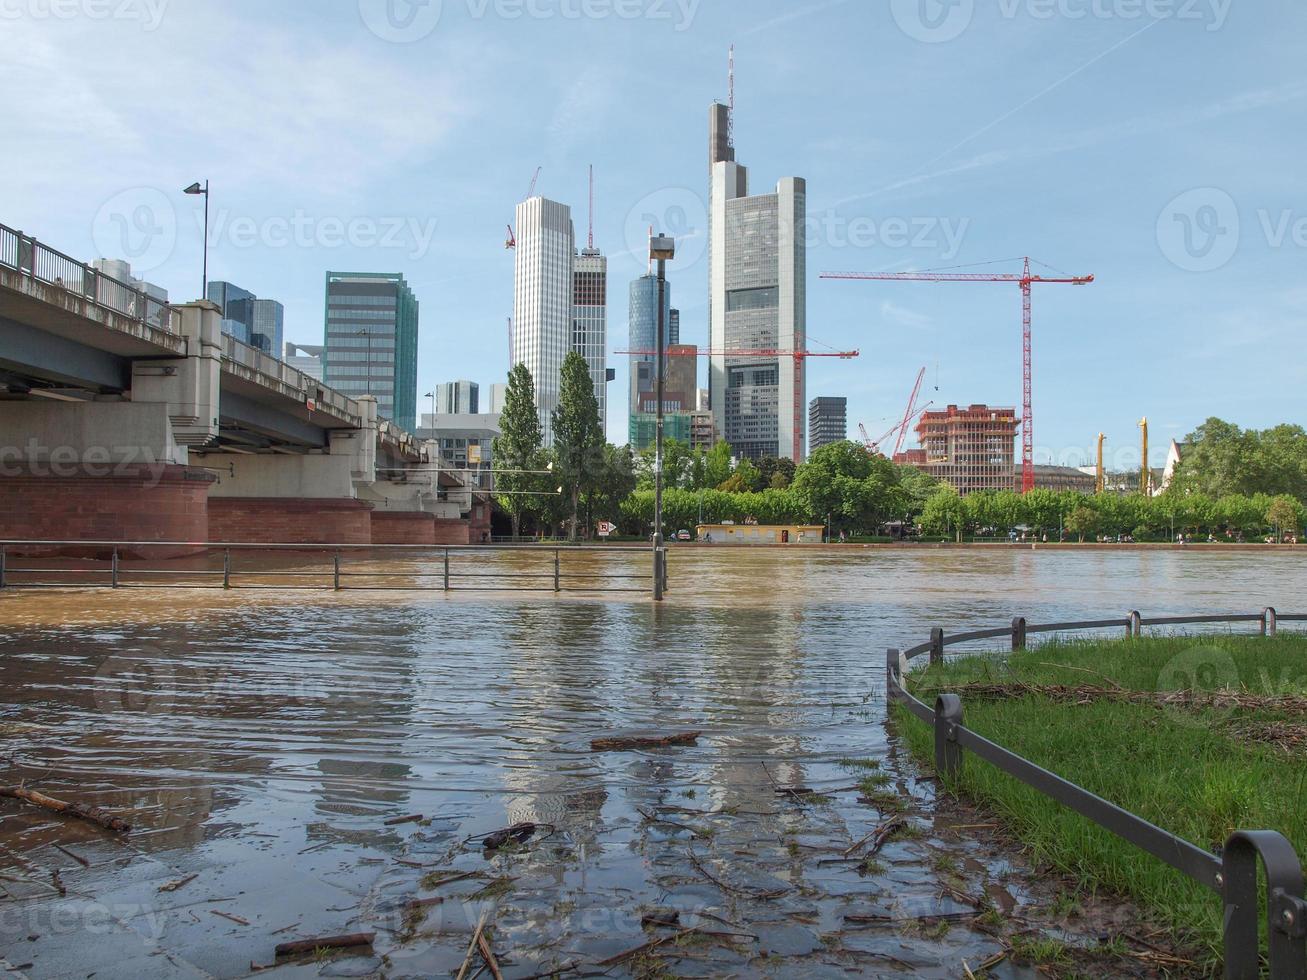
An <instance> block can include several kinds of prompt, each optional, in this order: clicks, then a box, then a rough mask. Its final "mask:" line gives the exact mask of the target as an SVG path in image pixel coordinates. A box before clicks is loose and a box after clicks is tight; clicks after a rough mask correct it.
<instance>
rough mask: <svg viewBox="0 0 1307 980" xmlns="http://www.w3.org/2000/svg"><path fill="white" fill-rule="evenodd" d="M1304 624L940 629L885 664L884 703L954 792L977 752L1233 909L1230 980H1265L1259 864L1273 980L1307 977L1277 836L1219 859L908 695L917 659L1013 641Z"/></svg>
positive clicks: (1232, 841)
mask: <svg viewBox="0 0 1307 980" xmlns="http://www.w3.org/2000/svg"><path fill="white" fill-rule="evenodd" d="M1289 622H1293V623H1304V622H1307V615H1301V614H1295V615H1285V614H1281V613H1277V612H1276V611H1275V610H1274V609H1265V610H1263V611H1262V612H1261V613H1256V614H1254V613H1245V614H1233V615H1217V616H1212V615H1205V616H1166V617H1152V618H1145V617H1144V616H1142V615H1140V614H1139V613H1138V612H1131V613H1130V614H1129V615H1127V616H1124V617H1122V618H1120V619H1097V620H1090V621H1085V622H1077V623H1048V624H1040V625H1035V624H1032V623H1028V622H1027V621H1026V620H1025V618H1023V617H1018V618H1016V619H1014V620H1013V621H1012V625H1011V627H1001V628H995V629H986V630H974V631H971V632H966V633H953V634H945V632H944V630H942V629H938V628H937V629H933V630H931V632H930V639H929V640H928V641H927V642H925V643H920V644H918V645H917V646H914V647H911V648H909V649H907V650H903V651H899V650H897V649H891V650H889V651H888V653H887V656H886V695H887V700H888V701H889V703H890V704H891V705H893V704H896V703H897V704H900V705H902V706H903V708H904V709H906V710H907V712H908V713H909V714H910V715H912V716H913V717H915V718H917V719H919V720H920V721H922V722H924V723H925V724H927V725H929V726H931V727H932V728H933V729H934V736H935V771H936V774H937V775H938V776H939V777H940V779H941V780H942V781H943V783H944V785H945V786H951V785H956V783H957V781H958V780H959V778H960V776H961V774H962V764H963V757H964V755H965V754H966V753H967V752H970V753H971V754H973V755H974V756H976V758H978V759H981V760H983V761H984V762H987V763H989V764H990V765H991V766H994V767H995V768H996V769H998V770H1000V771H1001V772H1004V773H1006V774H1007V775H1009V776H1011V777H1012V778H1014V779H1016V780H1018V781H1019V782H1021V783H1023V784H1025V785H1026V786H1028V787H1030V788H1031V789H1033V790H1035V791H1036V792H1039V793H1042V794H1043V795H1044V796H1046V797H1048V798H1049V799H1051V800H1053V801H1055V802H1057V803H1060V804H1061V805H1063V806H1065V807H1067V808H1068V809H1070V810H1073V811H1075V812H1076V813H1078V814H1080V815H1081V816H1082V817H1085V818H1086V819H1088V820H1090V821H1092V822H1093V823H1095V824H1097V825H1098V826H1099V827H1102V828H1103V829H1104V830H1106V831H1108V832H1109V833H1112V834H1115V835H1116V836H1117V837H1118V838H1120V839H1121V840H1123V841H1125V842H1126V843H1128V844H1131V845H1133V846H1134V847H1137V848H1139V849H1140V850H1141V851H1144V852H1145V853H1147V854H1151V855H1152V856H1153V857H1155V858H1157V859H1158V860H1160V861H1162V862H1164V863H1165V864H1168V865H1170V866H1171V867H1172V868H1174V869H1175V870H1176V871H1178V872H1180V873H1181V874H1182V875H1184V876H1185V877H1187V878H1189V879H1190V880H1192V881H1195V882H1197V883H1198V884H1200V885H1202V886H1203V887H1204V888H1207V889H1208V890H1210V891H1211V892H1213V893H1215V895H1216V897H1217V898H1218V899H1220V900H1221V901H1222V902H1223V903H1224V906H1225V914H1224V923H1225V936H1224V939H1225V976H1226V977H1227V980H1257V978H1259V977H1260V976H1261V975H1262V972H1261V949H1260V943H1259V940H1258V929H1259V915H1258V895H1257V892H1258V863H1259V861H1260V864H1261V866H1262V869H1263V877H1264V878H1265V880H1266V896H1265V905H1264V907H1265V909H1266V916H1265V928H1266V949H1267V954H1268V961H1269V962H1268V966H1269V970H1270V976H1271V977H1272V980H1290V978H1293V980H1301V978H1303V977H1307V900H1305V899H1304V887H1303V871H1302V865H1301V862H1300V861H1299V859H1298V855H1297V853H1296V851H1295V850H1294V847H1293V845H1292V844H1291V843H1290V842H1289V840H1288V839H1287V838H1286V837H1285V836H1284V835H1282V834H1280V833H1278V832H1276V831H1271V830H1243V831H1236V832H1235V833H1234V834H1233V835H1231V836H1230V838H1229V839H1228V840H1227V841H1226V844H1225V847H1224V848H1223V849H1222V850H1221V851H1219V852H1217V853H1212V852H1211V851H1208V850H1207V849H1206V848H1203V847H1199V846H1198V845H1197V844H1194V843H1192V842H1190V841H1188V840H1186V839H1184V838H1183V837H1180V836H1179V835H1177V834H1173V833H1171V832H1169V831H1167V830H1163V829H1162V828H1161V827H1158V826H1157V825H1155V824H1153V823H1150V822H1149V821H1148V820H1145V819H1144V818H1143V817H1141V816H1139V815H1138V814H1135V813H1131V812H1130V811H1128V810H1125V809H1122V808H1121V807H1118V806H1116V805H1115V804H1114V803H1111V802H1109V801H1108V800H1105V799H1103V798H1102V797H1100V796H1097V795H1095V794H1094V793H1091V792H1090V791H1089V790H1087V789H1085V788H1084V787H1083V786H1078V785H1076V784H1075V783H1073V782H1071V781H1070V780H1067V779H1063V778H1062V777H1061V776H1058V775H1057V774H1056V773H1052V772H1049V771H1048V770H1047V769H1044V768H1041V767H1040V766H1038V765H1036V764H1035V763H1034V762H1032V761H1031V760H1029V759H1027V758H1024V757H1023V756H1020V755H1017V754H1016V753H1015V752H1013V751H1011V750H1010V749H1008V748H1005V747H1004V746H1002V745H999V744H998V743H997V742H994V741H991V740H990V739H988V738H985V737H984V736H983V735H981V734H980V733H978V732H976V731H975V730H974V729H971V728H968V727H966V725H965V724H964V723H963V704H962V698H961V697H960V696H959V695H958V694H956V693H940V694H939V695H938V696H937V697H936V698H935V703H934V705H928V704H925V703H923V702H922V701H921V700H920V699H919V698H916V697H913V696H912V694H911V693H909V690H908V688H909V684H908V667H909V665H910V663H911V662H912V661H913V660H915V659H917V658H918V657H927V656H928V657H929V659H930V663H931V664H942V663H943V662H944V660H945V650H946V649H947V648H948V647H950V646H954V645H957V644H963V643H977V642H980V641H984V640H996V639H1000V638H1004V639H1007V638H1010V640H1011V644H1012V650H1013V651H1019V650H1024V649H1026V645H1027V639H1028V637H1030V636H1031V635H1032V634H1036V633H1045V634H1064V633H1071V632H1082V631H1096V632H1101V631H1103V630H1113V629H1123V630H1125V635H1126V636H1127V637H1129V638H1137V637H1140V636H1142V635H1143V629H1144V628H1145V627H1166V628H1170V627H1176V626H1208V625H1215V624H1224V625H1233V624H1236V623H1249V624H1256V625H1257V626H1258V627H1259V629H1260V632H1261V635H1263V636H1274V635H1275V634H1276V632H1277V630H1278V628H1279V624H1280V623H1289Z"/></svg>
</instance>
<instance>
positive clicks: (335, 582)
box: [331, 551, 340, 592]
mask: <svg viewBox="0 0 1307 980" xmlns="http://www.w3.org/2000/svg"><path fill="white" fill-rule="evenodd" d="M331 587H332V588H333V589H334V590H335V591H337V592H339V591H340V552H339V551H337V552H334V553H333V554H332V556H331Z"/></svg>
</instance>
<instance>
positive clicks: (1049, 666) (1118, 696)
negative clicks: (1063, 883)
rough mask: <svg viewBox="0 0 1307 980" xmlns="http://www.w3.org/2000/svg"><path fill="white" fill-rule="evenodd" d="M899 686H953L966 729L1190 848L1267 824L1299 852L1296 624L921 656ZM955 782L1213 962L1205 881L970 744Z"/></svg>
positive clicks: (926, 750) (1216, 904) (1306, 846)
mask: <svg viewBox="0 0 1307 980" xmlns="http://www.w3.org/2000/svg"><path fill="white" fill-rule="evenodd" d="M908 686H909V690H911V691H912V693H913V694H914V695H915V696H916V697H918V698H920V699H921V700H922V701H925V702H926V703H927V704H933V702H934V697H935V694H937V693H940V692H944V691H953V692H955V693H958V694H960V695H961V696H962V701H963V708H964V712H965V715H964V718H965V723H966V725H967V727H968V728H971V729H973V730H974V731H977V732H979V733H980V734H982V735H984V736H986V737H987V738H990V739H993V740H994V741H996V742H998V743H999V744H1000V745H1003V746H1005V747H1007V748H1009V749H1011V750H1012V751H1014V752H1017V753H1019V754H1021V755H1023V756H1025V757H1026V758H1028V759H1030V760H1032V761H1034V762H1036V763H1038V764H1039V765H1041V766H1043V767H1045V768H1047V769H1050V770H1052V771H1053V772H1056V773H1057V774H1059V775H1060V776H1062V777H1064V778H1066V779H1070V780H1071V781H1073V782H1075V783H1078V784H1079V785H1081V786H1084V787H1085V788H1087V789H1089V790H1091V791H1092V792H1095V793H1097V794H1098V795H1100V796H1102V797H1104V798H1106V799H1108V800H1111V801H1112V802H1114V803H1116V804H1117V805H1119V806H1122V807H1124V808H1125V809H1127V810H1130V811H1132V812H1134V813H1137V814H1139V815H1141V816H1143V817H1144V818H1146V819H1147V820H1150V821H1151V822H1153V823H1155V824H1157V825H1158V826H1160V827H1163V828H1165V829H1166V830H1169V831H1171V832H1173V833H1176V834H1179V835H1180V836H1182V837H1184V838H1186V839H1188V840H1190V841H1192V842H1193V843H1195V844H1197V845H1199V846H1200V847H1205V848H1209V849H1211V850H1213V851H1219V850H1220V849H1221V847H1222V846H1223V844H1224V842H1225V840H1226V838H1227V837H1228V836H1229V835H1230V833H1231V832H1232V831H1234V830H1236V829H1239V830H1278V831H1280V832H1281V833H1283V834H1284V835H1285V836H1287V837H1288V838H1289V840H1290V841H1292V842H1293V844H1294V846H1295V848H1296V849H1297V851H1298V854H1299V856H1300V857H1302V856H1304V855H1307V805H1305V804H1307V800H1305V799H1304V787H1305V785H1307V637H1304V636H1300V635H1293V634H1284V635H1281V636H1279V637H1277V638H1274V639H1267V638H1263V637H1253V636H1247V635H1242V636H1241V635H1235V634H1226V633H1221V634H1208V635H1203V636H1187V637H1168V638H1149V639H1140V640H1121V641H1086V642H1065V641H1063V642H1056V643H1053V644H1049V645H1045V646H1043V647H1041V648H1039V649H1033V650H1027V651H1023V652H1021V653H1015V654H1004V655H1002V656H1001V657H1000V656H977V657H971V658H967V659H964V660H959V661H956V662H953V663H949V664H943V665H940V666H935V667H930V668H929V669H926V670H923V671H919V672H914V673H912V674H910V675H909V677H908ZM1184 692H1192V693H1190V694H1186V693H1184ZM1203 692H1228V693H1220V694H1216V695H1215V696H1210V695H1206V694H1204V693H1203ZM1232 695H1237V696H1232ZM894 717H895V719H896V722H897V725H898V730H899V731H900V732H901V733H902V734H903V735H904V737H905V738H906V740H907V742H908V745H909V747H910V748H911V750H912V752H913V754H914V755H916V756H918V757H919V758H920V759H923V760H927V761H930V760H933V758H934V735H933V732H932V731H931V729H930V728H928V727H927V726H926V725H923V724H922V723H921V722H919V721H917V720H916V719H915V718H912V717H911V716H910V715H909V714H908V713H907V712H906V711H905V710H904V709H903V708H902V707H901V706H900V707H896V708H895V710H894ZM955 788H956V789H957V790H959V791H961V792H962V793H963V794H964V795H965V796H967V797H969V798H971V799H973V800H976V801H978V802H982V803H984V804H985V805H986V806H988V807H989V808H991V809H993V810H994V811H995V812H996V813H998V814H1000V815H1001V816H1002V817H1004V819H1005V822H1006V824H1007V826H1008V827H1009V828H1010V829H1011V831H1012V832H1013V833H1014V834H1015V835H1016V837H1017V838H1019V839H1020V840H1021V841H1022V842H1023V843H1024V844H1025V845H1026V846H1027V847H1028V848H1029V849H1030V851H1031V852H1032V856H1033V857H1034V859H1035V860H1036V861H1037V862H1039V863H1041V864H1047V865H1051V866H1053V867H1055V868H1057V869H1059V870H1061V871H1063V872H1065V873H1067V874H1069V875H1071V876H1073V877H1074V878H1075V879H1076V880H1077V881H1078V882H1079V883H1080V884H1081V886H1082V887H1083V888H1084V889H1085V890H1086V891H1089V892H1107V893H1115V894H1124V895H1128V896H1130V897H1131V898H1133V899H1135V900H1137V901H1138V902H1140V903H1141V904H1142V905H1144V906H1146V907H1147V908H1149V909H1151V910H1152V911H1153V912H1155V913H1156V915H1157V918H1158V920H1159V922H1161V923H1163V924H1166V925H1168V926H1169V927H1171V928H1172V929H1174V930H1175V931H1176V934H1177V939H1178V940H1179V941H1180V942H1181V943H1183V944H1184V945H1186V946H1190V947H1192V948H1197V949H1199V950H1201V951H1202V952H1203V953H1204V955H1207V956H1209V957H1210V961H1209V963H1208V966H1209V967H1210V966H1211V965H1212V964H1214V963H1216V962H1218V961H1219V958H1220V951H1221V913H1222V908H1221V902H1220V899H1219V898H1218V897H1217V896H1216V895H1214V894H1213V893H1211V892H1208V891H1207V890H1206V889H1204V888H1202V887H1201V886H1199V885H1197V884H1194V883H1192V882H1190V881H1189V880H1188V879H1187V878H1185V877H1184V876H1183V875H1181V874H1180V873H1179V872H1177V871H1173V870H1171V869H1170V868H1169V867H1167V866H1166V865H1164V864H1162V863H1161V862H1160V861H1157V860H1155V859H1154V858H1152V857H1150V856H1149V855H1147V854H1145V853H1144V852H1143V851H1140V850H1137V849H1136V848H1134V847H1132V846H1131V845H1129V844H1127V843H1125V842H1123V841H1120V840H1118V839H1117V838H1116V837H1114V836H1113V835H1111V834H1109V833H1108V832H1107V831H1104V830H1100V829H1099V828H1098V827H1096V826H1095V825H1093V824H1091V823H1090V822H1089V821H1088V820H1086V819H1084V818H1083V817H1080V816H1078V815H1076V814H1074V813H1072V812H1071V811H1070V810H1067V809H1065V808H1064V807H1062V806H1060V805H1058V804H1057V803H1054V802H1053V801H1052V800H1049V799H1048V798H1046V797H1044V796H1042V795H1040V794H1039V793H1037V792H1035V791H1034V790H1031V789H1028V788H1027V787H1025V786H1023V785H1022V784H1020V783H1018V782H1017V781H1016V780H1014V779H1012V778H1011V777H1008V776H1006V775H1004V774H1002V773H1001V772H999V771H998V770H997V769H995V768H993V767H992V766H990V765H988V764H987V763H984V762H982V761H980V760H979V759H977V758H975V757H974V756H970V755H967V757H966V763H965V765H964V768H963V772H962V776H961V782H960V785H958V786H957V787H955Z"/></svg>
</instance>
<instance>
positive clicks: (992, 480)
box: [894, 405, 1020, 496]
mask: <svg viewBox="0 0 1307 980" xmlns="http://www.w3.org/2000/svg"><path fill="white" fill-rule="evenodd" d="M1019 426H1020V422H1019V421H1018V419H1017V412H1016V409H1015V408H991V407H989V406H988V405H972V406H970V407H969V408H959V407H958V406H957V405H950V406H948V408H947V409H945V410H944V411H942V412H925V413H923V414H922V416H921V419H920V420H919V421H918V422H917V438H918V440H919V441H920V443H921V448H920V449H913V450H909V451H908V452H906V453H900V454H898V455H897V456H895V457H894V462H896V463H902V464H906V465H908V466H915V467H917V468H918V469H920V470H922V471H923V472H925V473H928V474H930V475H931V476H933V477H935V479H937V480H943V481H944V482H945V483H947V484H949V485H950V486H952V487H953V488H954V489H956V490H957V492H958V493H959V494H961V495H963V496H966V495H967V494H969V493H977V492H979V491H982V490H1011V489H1012V473H1013V468H1014V466H1015V463H1016V438H1017V429H1018V427H1019Z"/></svg>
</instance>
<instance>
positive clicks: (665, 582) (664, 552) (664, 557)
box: [662, 548, 671, 595]
mask: <svg viewBox="0 0 1307 980" xmlns="http://www.w3.org/2000/svg"><path fill="white" fill-rule="evenodd" d="M662 570H663V595H666V594H667V593H668V592H669V591H671V590H670V589H668V587H667V583H668V581H669V578H668V575H667V549H666V548H664V549H663V560H662Z"/></svg>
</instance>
